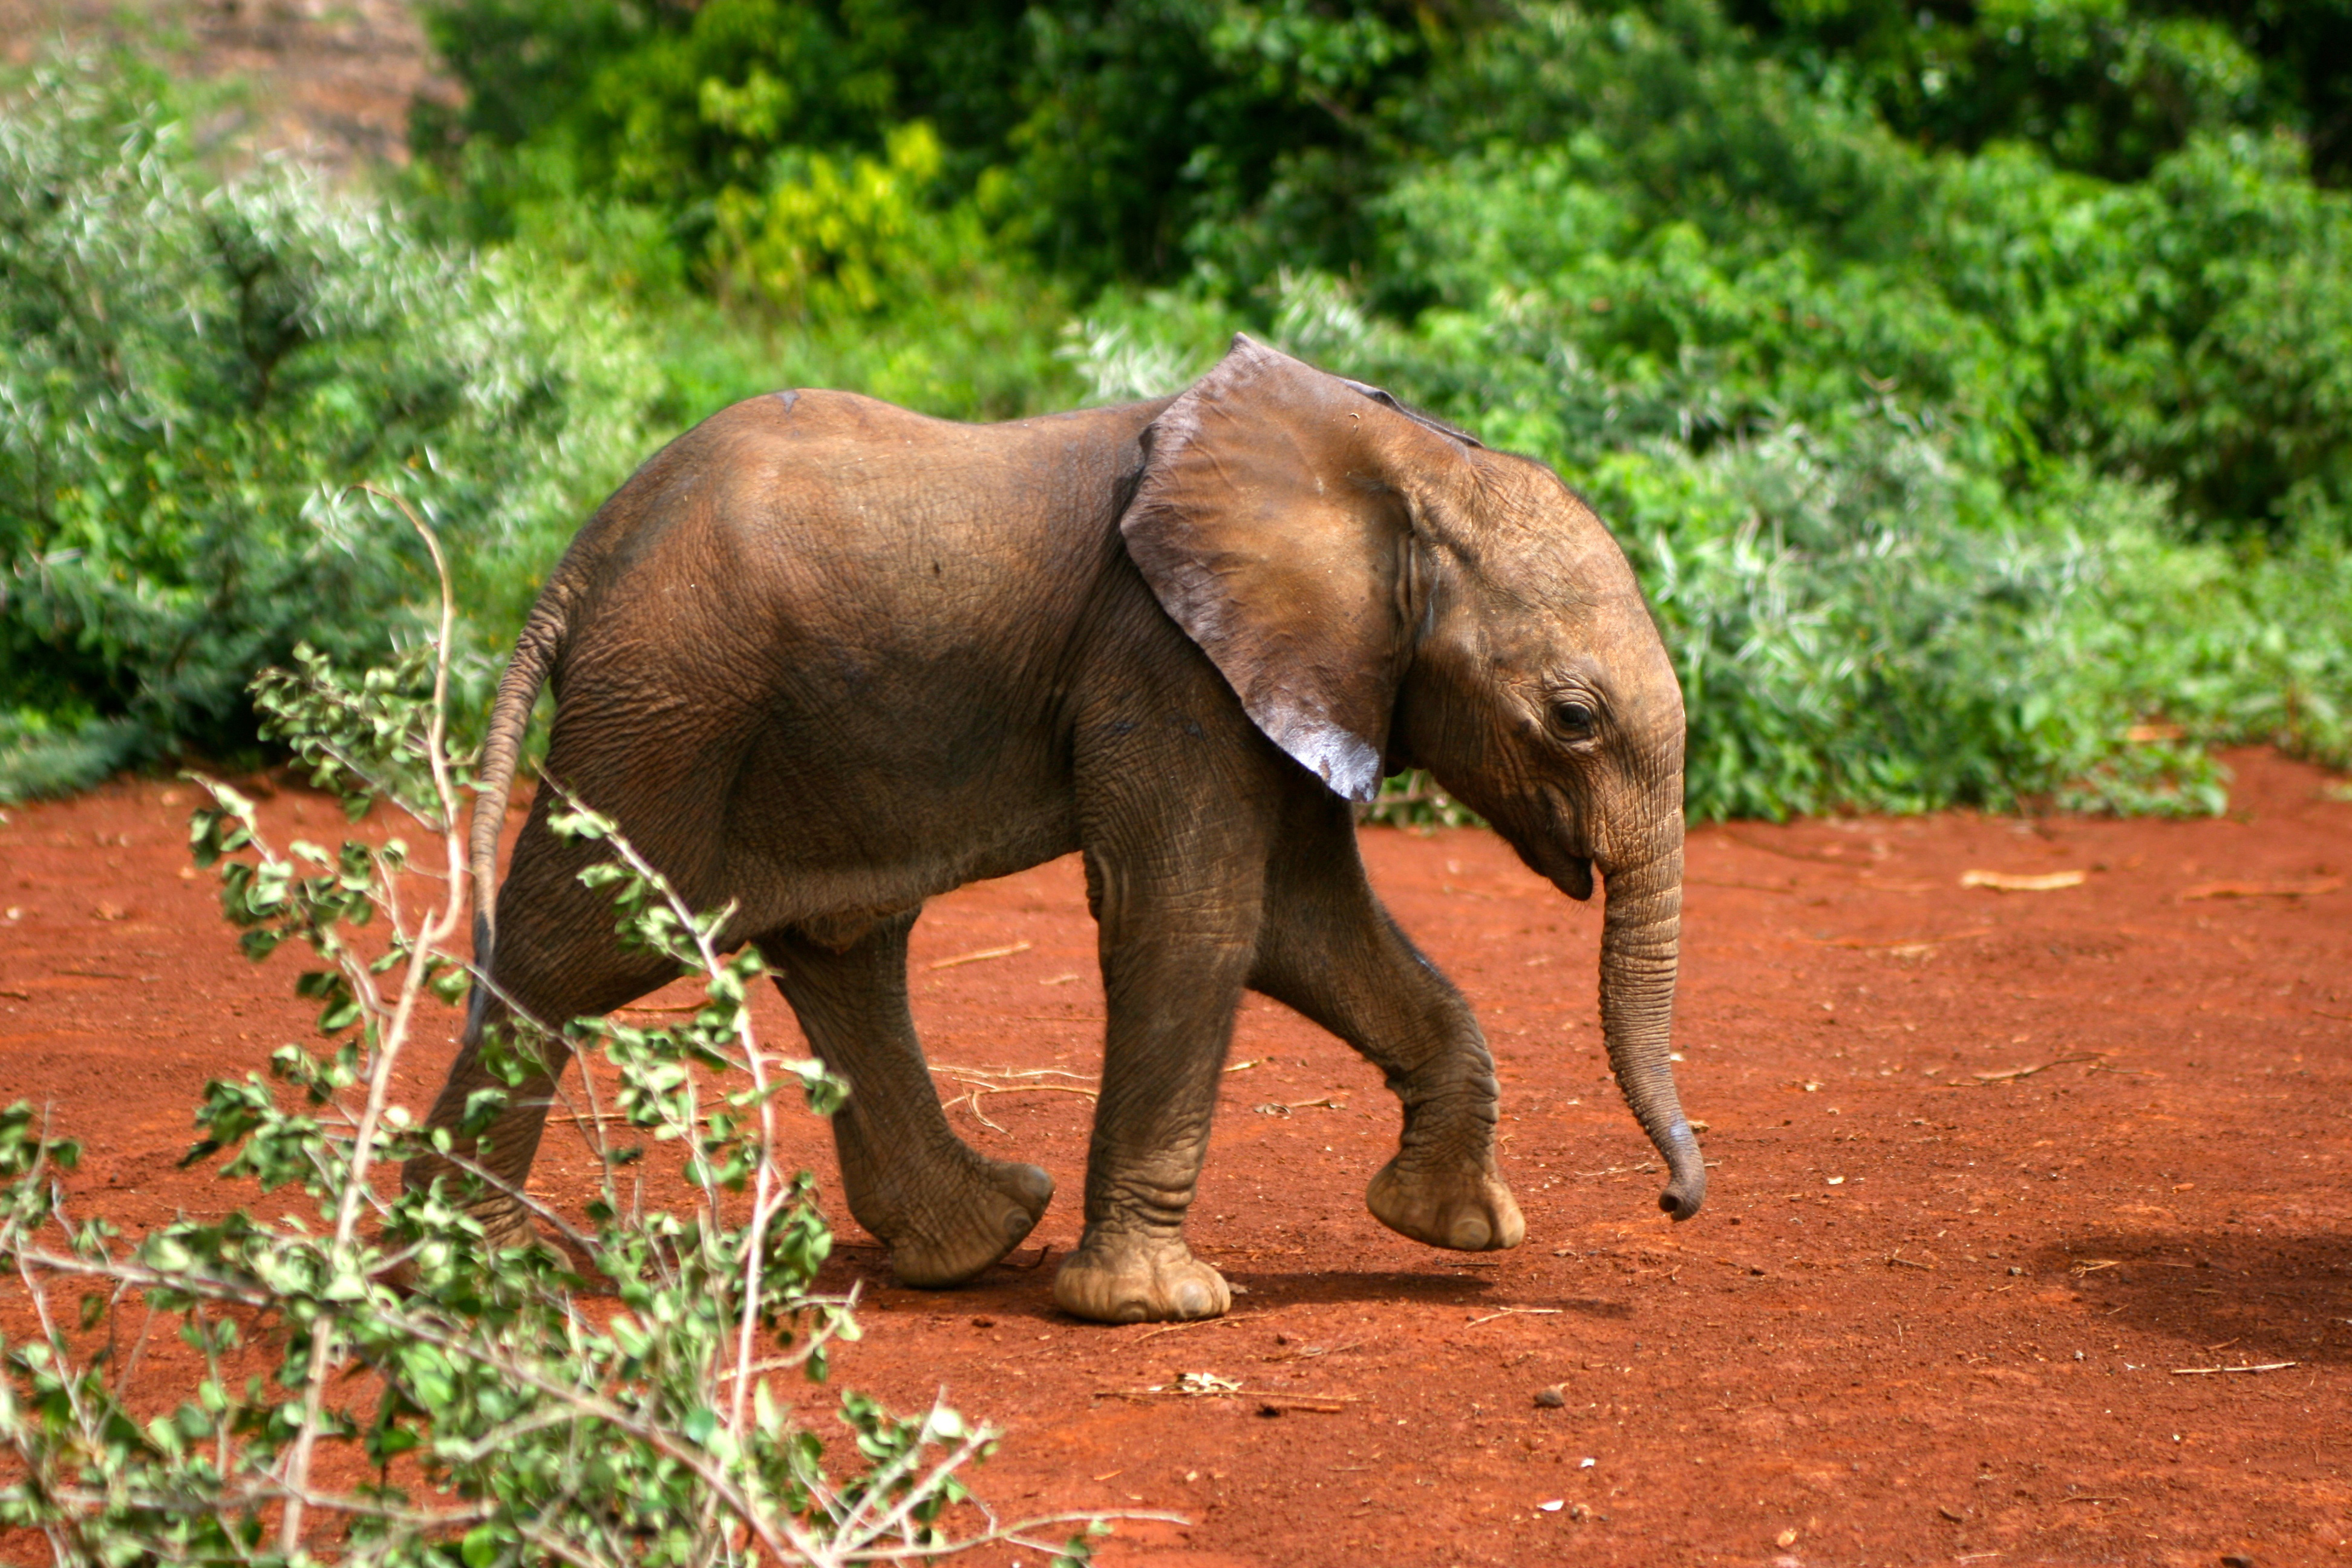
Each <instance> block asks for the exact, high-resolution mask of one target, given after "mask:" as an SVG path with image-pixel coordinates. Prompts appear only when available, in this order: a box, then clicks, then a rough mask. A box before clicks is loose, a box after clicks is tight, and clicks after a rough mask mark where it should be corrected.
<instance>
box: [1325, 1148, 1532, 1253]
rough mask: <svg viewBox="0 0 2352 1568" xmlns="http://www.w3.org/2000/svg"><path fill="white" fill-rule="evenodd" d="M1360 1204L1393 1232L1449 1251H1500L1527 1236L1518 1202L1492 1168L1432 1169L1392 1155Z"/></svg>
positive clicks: (1514, 1245) (1525, 1225)
mask: <svg viewBox="0 0 2352 1568" xmlns="http://www.w3.org/2000/svg"><path fill="white" fill-rule="evenodd" d="M1364 1204H1365V1206H1367V1207H1368V1208H1370V1210H1371V1211H1372V1217H1373V1218H1375V1219H1377V1220H1379V1221H1380V1222H1381V1224H1382V1225H1384V1226H1388V1227H1389V1228H1390V1229H1391V1230H1392V1231H1395V1232H1396V1233H1397V1234H1398V1235H1400V1236H1409V1237H1412V1238H1413V1240H1415V1241H1419V1242H1425V1243H1427V1244H1428V1245H1429V1246H1431V1247H1446V1248H1448V1249H1449V1250H1452V1251H1454V1252H1499V1251H1501V1250H1503V1249H1505V1248H1507V1247H1517V1246H1518V1244H1519V1243H1520V1242H1522V1241H1524V1240H1526V1239H1527V1235H1528V1224H1527V1221H1525V1220H1524V1219H1521V1218H1520V1217H1519V1205H1518V1204H1517V1201H1516V1200H1514V1199H1513V1198H1512V1196H1511V1190H1510V1189H1509V1188H1508V1187H1507V1186H1505V1185H1503V1182H1502V1178H1501V1177H1499V1176H1497V1175H1496V1174H1495V1173H1493V1172H1492V1171H1487V1170H1466V1171H1465V1170H1458V1169H1457V1170H1454V1171H1446V1172H1433V1171H1426V1170H1419V1169H1415V1168H1413V1167H1411V1166H1407V1165H1405V1164H1403V1163H1401V1160H1391V1161H1390V1162H1389V1163H1387V1164H1386V1165H1384V1166H1382V1167H1381V1173H1380V1174H1379V1175H1377V1176H1374V1177H1373V1178H1372V1184H1371V1185H1370V1187H1369V1188H1367V1189H1366V1190H1365V1193H1364Z"/></svg>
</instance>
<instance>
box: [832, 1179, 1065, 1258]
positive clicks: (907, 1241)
mask: <svg viewBox="0 0 2352 1568" xmlns="http://www.w3.org/2000/svg"><path fill="white" fill-rule="evenodd" d="M892 1197H893V1198H894V1199H896V1200H897V1201H888V1202H886V1204H885V1205H875V1204H874V1203H873V1201H872V1198H871V1196H870V1195H869V1194H863V1193H860V1192H859V1191H857V1190H856V1187H855V1186H854V1185H853V1187H852V1188H851V1191H850V1194H849V1199H850V1204H849V1206H850V1212H851V1213H853V1214H855V1215H857V1217H858V1223H859V1224H861V1225H864V1226H866V1229H868V1230H870V1231H872V1232H873V1233H874V1234H875V1235H877V1236H878V1237H881V1238H882V1239H883V1240H885V1241H887V1242H888V1243H889V1244H890V1269H891V1272H892V1273H894V1274H896V1275H898V1279H899V1282H900V1283H901V1284H906V1285H912V1286H916V1287H918V1288H919V1289H940V1288H941V1287H944V1286H949V1285H961V1284H962V1283H963V1282H964V1281H965V1280H967V1279H971V1277H972V1276H973V1275H975V1274H978V1273H979V1272H980V1271H981V1270H982V1269H983V1268H987V1267H988V1266H989V1265H990V1264H992V1263H993V1262H995V1261H996V1260H997V1259H998V1258H1002V1257H1003V1256H1004V1255H1005V1254H1006V1253H1008V1252H1010V1251H1012V1250H1013V1248H1014V1247H1018V1246H1020V1245H1021V1240H1022V1237H1025V1236H1027V1235H1028V1234H1029V1233H1030V1231H1031V1230H1033V1229H1034V1228H1035V1226H1036V1224H1037V1219H1038V1216H1039V1215H1043V1214H1044V1213H1045V1205H1047V1204H1049V1203H1051V1202H1053V1200H1054V1178H1053V1177H1051V1176H1049V1175H1047V1174H1046V1173H1045V1172H1044V1171H1042V1170H1040V1169H1038V1168H1037V1167H1036V1166H1034V1165H1024V1164H1018V1163H1013V1162H1011V1161H1005V1160H989V1159H983V1158H982V1157H981V1156H979V1155H976V1154H975V1155H972V1156H971V1158H970V1162H969V1163H968V1165H966V1166H965V1168H964V1169H963V1170H962V1171H961V1173H959V1175H958V1178H957V1179H956V1180H954V1181H953V1182H952V1183H951V1184H946V1185H945V1186H944V1188H943V1189H933V1190H929V1191H924V1192H921V1193H919V1194H909V1193H900V1194H892ZM877 1206H882V1207H884V1208H886V1210H887V1212H886V1213H882V1214H876V1213H875V1212H874V1211H875V1209H876V1207H877ZM868 1215H873V1217H872V1218H868V1217H867V1216H868Z"/></svg>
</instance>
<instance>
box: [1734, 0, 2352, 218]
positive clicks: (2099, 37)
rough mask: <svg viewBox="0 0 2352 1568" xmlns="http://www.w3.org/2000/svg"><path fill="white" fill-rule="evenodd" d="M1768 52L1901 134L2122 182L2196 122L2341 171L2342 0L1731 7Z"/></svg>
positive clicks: (2346, 148) (2346, 73)
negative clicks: (2261, 139)
mask: <svg viewBox="0 0 2352 1568" xmlns="http://www.w3.org/2000/svg"><path fill="white" fill-rule="evenodd" d="M1730 11H1731V15H1732V16H1735V17H1736V18H1737V19H1738V20H1739V21H1740V22H1742V23H1744V24H1748V25H1749V26H1754V27H1755V28H1756V29H1757V30H1758V31H1759V33H1760V34H1761V35H1762V36H1763V37H1764V38H1765V40H1766V41H1767V42H1768V44H1769V47H1771V48H1772V49H1773V52H1774V53H1775V54H1776V55H1778V56H1779V57H1780V58H1783V59H1785V60H1787V61H1789V62H1790V64H1791V65H1793V66H1795V67H1797V68H1799V69H1801V70H1802V71H1803V72H1804V73H1805V74H1806V76H1807V77H1808V78H1809V79H1811V80H1813V81H1814V82H1816V83H1818V84H1820V85H1822V86H1823V87H1831V86H1832V85H1835V86H1838V87H1843V88H1844V89H1847V90H1851V91H1854V92H1856V93H1858V94H1859V96H1861V97H1862V98H1863V99H1864V100H1866V101H1867V102H1869V103H1870V104H1871V105H1872V106H1873V107H1874V109H1876V110H1877V111H1878V112H1879V113H1880V114H1881V115H1883V116H1884V117H1885V119H1886V121H1888V122H1889V123H1890V124H1892V125H1894V126H1895V127H1896V128H1897V129H1899V130H1901V131H1902V132H1904V133H1905V134H1906V135H1909V136H1913V137H1916V138H1917V139H1919V140H1921V141H1923V142H1927V143H1928V144H1930V145H1934V146H1943V147H1958V148H1962V149H1966V150H1969V151H1974V150H1975V149H1977V148H1979V147H1981V146H1983V145H1984V144H1985V143H1986V142H1990V141H1993V140H1996V139H2002V138H2010V139H2017V140H2025V141H2032V142H2037V143H2039V144H2040V145H2042V146H2043V147H2045V148H2047V149H2048V150H2049V151H2050V152H2051V153H2052V154H2053V156H2054V157H2055V158H2056V159H2057V160H2058V161H2059V162H2060V163H2063V164H2064V165H2065V166H2067V167H2069V168H2074V169H2082V170H2085V171H2088V172H2090V173H2094V174H2103V175H2105V176H2108V177H2110V178H2119V179H2136V178H2138V177H2140V176H2142V175H2144V174H2147V171H2148V170H2149V168H2150V167H2152V166H2153V165H2154V163H2156V161H2157V160H2158V159H2159V158H2161V157H2163V156H2164V155H2165V154H2167V153H2172V152H2175V151H2178V150H2179V148H2180V146H2181V145H2182V144H2184V143H2185V142H2187V141H2188V140H2189V138H2190V137H2191V136H2192V135H2194V134H2195V133H2197V132H2200V131H2211V130H2217V129H2220V128H2221V127H2224V126H2228V125H2232V124H2257V123H2271V122H2279V123H2284V124H2285V125H2286V126H2288V127H2289V128H2291V129H2293V130H2294V131H2296V132H2300V133H2302V134H2303V135H2305V137H2307V138H2308V139H2309V140H2310V142H2312V145H2313V153H2314V155H2315V161H2316V162H2317V163H2318V164H2319V166H2320V167H2321V168H2322V169H2324V170H2326V171H2328V172H2329V174H2331V175H2332V176H2333V177H2334V178H2335V179H2336V181H2337V182H2338V183H2340V182H2341V180H2342V178H2343V176H2344V175H2345V174H2347V172H2352V112H2347V111H2352V5H2347V4H2346V0H2253V3H2252V4H2247V3H2244V0H2219V3H2213V0H2159V3H2158V4H2153V5H2151V4H2147V3H2146V0H1985V3H1983V4H1972V5H1955V4H1949V3H1947V0H1937V3H1935V4H1930V5H1924V6H1923V5H1917V4H1916V3H1915V0H1734V3H1733V4H1732V5H1731V6H1730Z"/></svg>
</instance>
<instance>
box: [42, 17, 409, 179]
mask: <svg viewBox="0 0 2352 1568" xmlns="http://www.w3.org/2000/svg"><path fill="white" fill-rule="evenodd" d="M416 11H417V7H416V6H415V5H414V4H412V3H411V0H0V65H10V66H24V65H28V64H30V63H31V62H32V61H34V60H35V59H36V58H39V57H41V56H42V55H44V54H47V53H50V52H53V51H54V50H55V49H56V48H57V47H58V45H59V44H60V43H63V44H64V45H65V46H66V47H68V49H73V50H82V51H89V50H93V49H100V48H109V47H130V48H132V49H135V50H137V51H138V52H139V53H141V54H142V55H143V56H144V57H146V58H151V59H152V60H154V61H155V62H156V63H157V64H158V65H160V66H161V67H162V68H164V69H165V70H167V71H169V72H170V73H171V75H172V76H173V78H175V79H178V80H179V81H181V82H183V83H186V84H191V85H193V84H198V83H202V84H208V86H207V87H206V88H205V89H202V90H199V91H198V92H197V93H196V94H195V95H194V98H193V99H192V100H191V101H192V102H194V104H195V105H196V106H197V108H198V110H199V112H198V113H197V114H196V116H195V118H194V123H193V124H192V125H191V126H190V128H189V129H190V132H191V133H192V135H193V136H194V140H195V142H196V144H197V146H198V147H199V148H200V149H203V150H205V151H206V152H211V153H229V154H232V155H233V156H235V157H243V156H249V155H251V154H252V153H261V152H273V151H274V152H283V153H289V154H291V155H292V156H293V157H295V158H297V159H299V161H300V162H302V163H309V164H311V165H314V166H316V167H318V168H320V169H322V170H324V171H325V172H326V173H327V174H329V175H330V176H331V177H334V178H338V179H343V178H352V177H355V176H357V175H360V174H362V173H364V172H365V171H367V170H368V169H369V168H370V167H371V166H373V165H377V164H382V163H394V164H397V163H406V162H407V161H408V115H409V105H410V103H411V102H412V101H413V100H415V99H416V98H418V97H420V96H423V97H428V98H440V99H445V100H446V99H448V98H450V97H451V96H453V95H454V93H455V90H456V89H455V88H454V86H453V85H452V84H451V83H450V82H449V81H448V79H446V78H445V77H442V76H440V75H438V74H436V72H437V66H436V61H435V59H434V58H433V54H432V50H431V48H430V47H429V46H428V45H427V44H426V42H425V28H424V25H423V23H422V22H421V21H420V20H419V18H418V16H417V15H416Z"/></svg>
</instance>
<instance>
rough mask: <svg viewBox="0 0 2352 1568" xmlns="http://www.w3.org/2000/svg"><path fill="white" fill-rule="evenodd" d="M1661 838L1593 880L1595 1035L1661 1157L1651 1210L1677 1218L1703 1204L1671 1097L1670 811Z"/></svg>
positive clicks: (1698, 1171)
mask: <svg viewBox="0 0 2352 1568" xmlns="http://www.w3.org/2000/svg"><path fill="white" fill-rule="evenodd" d="M1666 833H1667V834H1668V835H1670V837H1668V839H1667V841H1666V842H1665V844H1664V847H1663V848H1661V849H1660V850H1658V851H1657V852H1656V853H1654V854H1650V855H1649V856H1647V857H1646V858H1643V859H1642V860H1640V861H1637V862H1634V863H1632V864H1629V865H1623V866H1621V867H1618V868H1613V869H1610V870H1607V871H1605V872H1604V874H1603V876H1604V881H1605V885H1606V889H1607V893H1606V897H1607V900H1608V902H1607V904H1606V906H1605V912H1604V913H1603V915H1602V917H1601V1032H1602V1034H1603V1036H1604V1037H1606V1039H1607V1041H1608V1044H1609V1067H1610V1070H1611V1071H1612V1072H1613V1073H1615V1074H1616V1075H1617V1087H1618V1089H1620V1090H1622V1092H1623V1094H1624V1096H1625V1103H1626V1104H1627V1105H1628V1106H1629V1107H1631V1108H1632V1110H1633V1115H1634V1118H1635V1119H1636V1120H1637V1121H1640V1122H1641V1123H1642V1131H1644V1132H1647V1133H1648V1134H1649V1135H1650V1142H1652V1143H1654V1144H1655V1145H1656V1146H1657V1150H1658V1152H1659V1153H1660V1154H1661V1155H1663V1156H1664V1158H1665V1162H1666V1169H1667V1172H1668V1173H1669V1176H1670V1179H1669V1181H1668V1182H1667V1184H1666V1190H1665V1192H1664V1194H1661V1195H1660V1197H1659V1199H1658V1206H1659V1207H1660V1208H1662V1209H1664V1210H1665V1211H1666V1213H1668V1214H1670V1215H1674V1216H1675V1218H1676V1219H1677V1220H1685V1219H1688V1218H1690V1217H1691V1215H1695V1214H1696V1213H1698V1207H1699V1205H1700V1203H1701V1202H1702V1201H1703V1200H1704V1199H1705V1198H1706V1161H1705V1160H1703V1159H1702V1158H1701V1157H1700V1155H1699V1149H1698V1140H1697V1139H1696V1138H1695V1137H1693V1136H1692V1135H1691V1125H1690V1119H1689V1118H1688V1117H1685V1115H1684V1114H1683V1107H1682V1100H1681V1097H1680V1096H1678V1095H1677V1094H1676V1093H1675V1069H1674V1063H1673V1050H1674V1045H1673V1030H1674V1016H1675V966H1676V963H1677V960H1678V956H1679V953H1680V949H1681V945H1682V909H1683V844H1682V823H1681V821H1680V814H1679V813H1677V814H1676V819H1675V822H1674V824H1673V825H1672V826H1671V827H1670V828H1668V829H1666Z"/></svg>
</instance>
